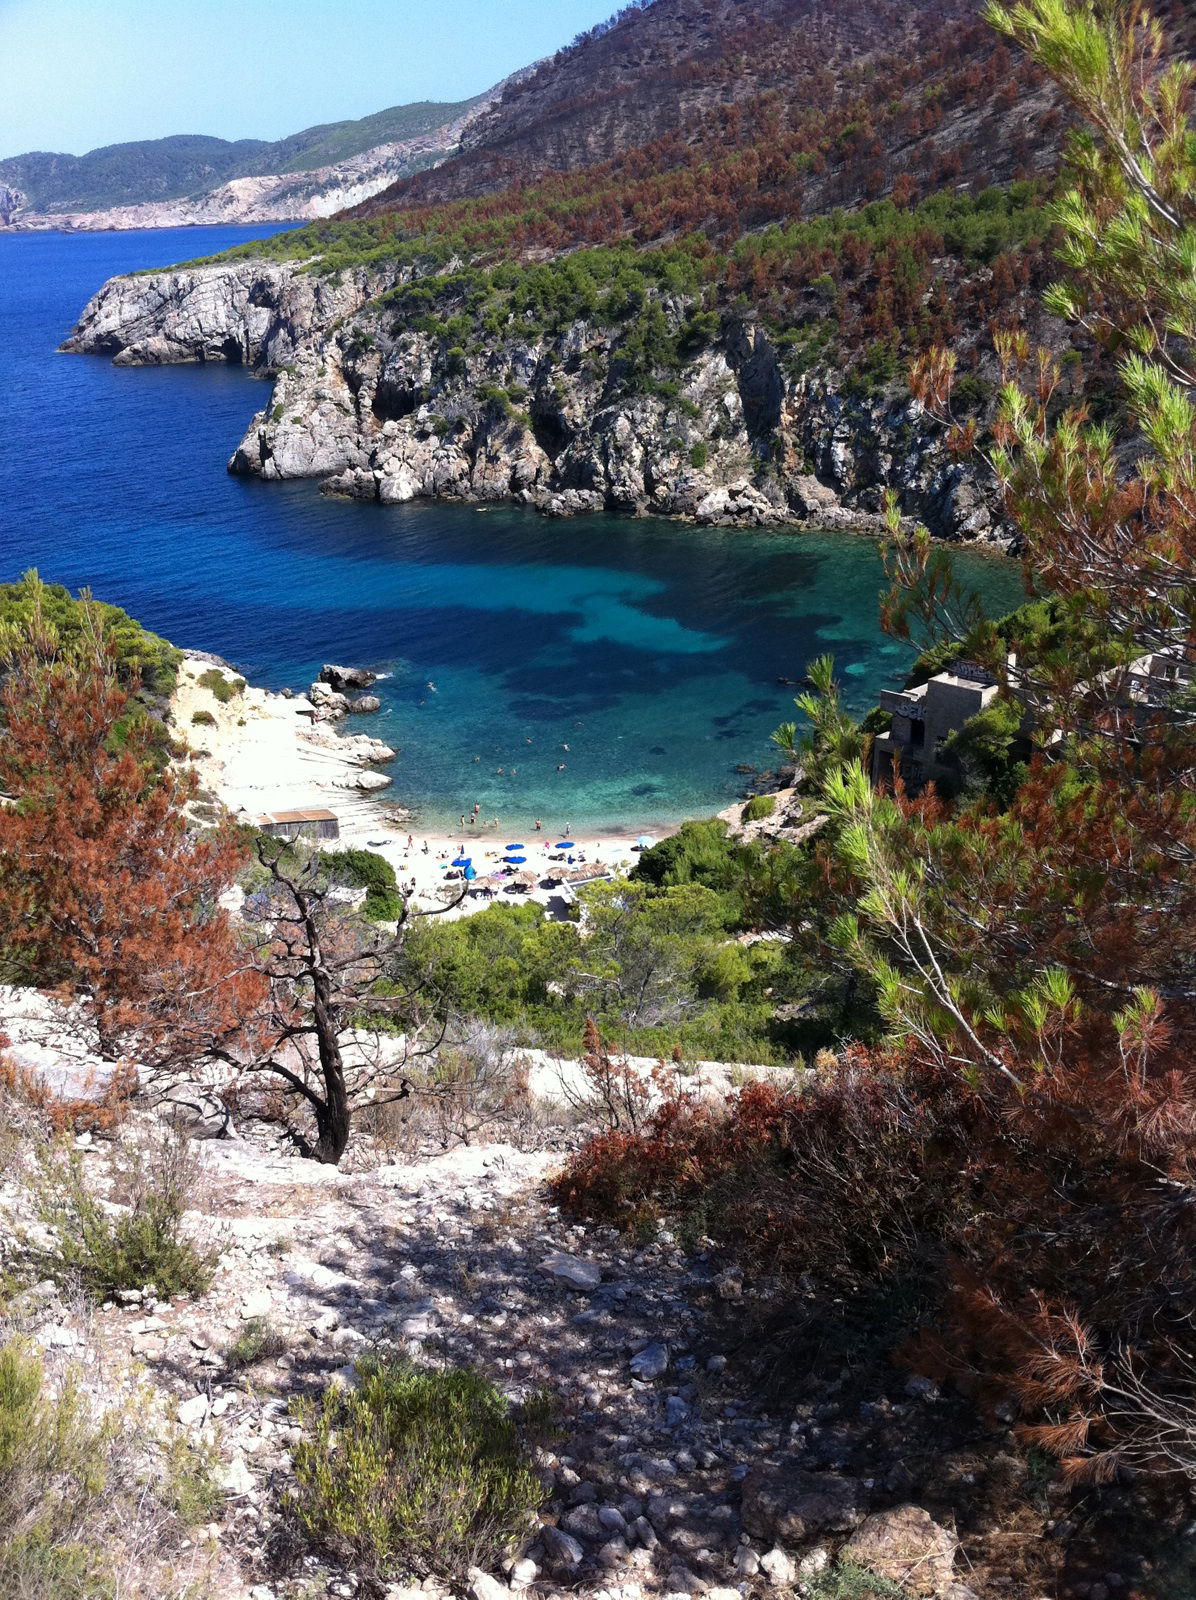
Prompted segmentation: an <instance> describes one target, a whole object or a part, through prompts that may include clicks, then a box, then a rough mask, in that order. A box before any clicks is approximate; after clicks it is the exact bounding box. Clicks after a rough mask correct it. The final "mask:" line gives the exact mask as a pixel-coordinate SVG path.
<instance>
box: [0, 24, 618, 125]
mask: <svg viewBox="0 0 1196 1600" xmlns="http://www.w3.org/2000/svg"><path fill="white" fill-rule="evenodd" d="M617 6H618V0H0V63H3V87H2V88H0V157H4V156H12V155H18V154H21V153H23V152H24V151H26V150H60V151H67V152H69V153H71V154H72V155H81V154H83V152H84V151H86V150H92V149H95V148H96V147H97V146H99V145H105V144H117V143H120V142H123V141H125V140H128V139H157V138H161V137H162V136H163V135H165V134H168V133H208V134H216V135H218V136H219V137H220V138H223V139H279V138H282V136H283V135H284V134H289V133H296V132H298V131H299V129H301V128H306V127H310V126H312V124H314V123H319V122H336V121H340V120H341V119H342V118H348V117H362V116H367V115H368V114H369V113H370V112H372V111H381V110H383V109H384V108H386V107H388V106H394V105H402V104H404V103H405V102H407V101H412V100H463V99H467V98H468V97H469V96H471V95H474V94H479V93H480V92H481V91H482V90H483V89H487V88H489V87H490V85H491V84H493V83H496V82H497V81H498V80H499V79H500V78H505V77H506V76H507V75H508V73H511V72H513V71H515V70H516V68H518V67H524V66H527V65H528V64H529V63H530V62H532V61H534V60H536V59H538V58H539V57H540V56H543V55H548V54H550V53H551V52H552V51H554V50H557V49H559V48H560V46H561V45H563V44H567V43H568V42H569V40H570V39H572V38H573V37H574V35H575V34H577V33H580V32H581V31H582V30H583V29H585V28H588V27H591V26H592V25H593V24H594V23H595V22H599V21H601V20H602V19H603V18H604V17H606V16H607V15H608V14H609V13H610V12H611V11H613V10H615V9H617Z"/></svg>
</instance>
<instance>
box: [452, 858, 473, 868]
mask: <svg viewBox="0 0 1196 1600" xmlns="http://www.w3.org/2000/svg"><path fill="white" fill-rule="evenodd" d="M471 859H472V857H470V856H458V857H457V859H456V860H455V861H454V862H453V866H454V867H467V866H468V865H469V863H470V861H471Z"/></svg>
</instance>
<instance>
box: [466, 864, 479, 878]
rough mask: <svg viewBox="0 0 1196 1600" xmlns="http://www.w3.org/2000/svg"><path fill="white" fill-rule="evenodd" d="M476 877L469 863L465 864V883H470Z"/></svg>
mask: <svg viewBox="0 0 1196 1600" xmlns="http://www.w3.org/2000/svg"><path fill="white" fill-rule="evenodd" d="M476 877H477V873H476V872H475V871H474V870H473V867H472V865H471V864H470V863H469V862H466V865H465V881H466V883H472V882H473V880H474V879H475V878H476Z"/></svg>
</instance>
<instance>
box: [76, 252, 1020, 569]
mask: <svg viewBox="0 0 1196 1600" xmlns="http://www.w3.org/2000/svg"><path fill="white" fill-rule="evenodd" d="M413 270H414V269H411V268H408V267H404V268H402V269H397V268H395V267H394V266H393V265H392V266H390V267H387V266H385V265H378V266H371V267H369V268H368V269H367V268H364V267H358V268H353V269H350V270H348V271H346V272H344V273H343V274H341V275H340V276H339V277H336V278H334V277H330V276H323V275H321V274H320V273H319V272H305V271H302V270H301V264H300V263H295V262H273V261H269V262H267V261H261V262H253V261H249V262H237V263H232V264H225V265H220V266H201V267H196V268H192V269H189V270H176V271H173V272H165V273H147V274H142V275H141V276H138V277H134V278H121V279H114V280H112V281H111V282H110V283H108V284H106V285H105V286H104V287H103V289H101V290H100V292H99V294H98V295H96V296H95V298H94V299H93V300H92V301H91V303H90V304H89V305H88V307H87V308H86V309H85V311H84V313H83V317H82V319H81V321H80V325H79V328H78V329H77V331H76V333H75V334H74V335H73V336H72V337H71V338H70V339H69V340H68V341H67V343H66V344H65V345H64V346H63V348H64V349H66V350H68V351H99V352H105V351H106V352H109V353H111V354H113V355H114V357H115V359H116V360H117V361H119V362H121V363H124V364H129V365H132V364H138V363H140V364H147V363H160V362H168V361H235V362H242V363H245V364H247V365H251V366H253V367H254V368H255V370H257V371H259V372H261V373H262V374H263V375H269V376H271V377H273V378H274V391H273V394H272V395H271V397H270V402H269V404H268V405H266V406H265V407H263V409H262V410H261V411H259V412H258V413H257V415H256V416H255V417H254V418H253V420H252V422H251V423H250V425H249V427H248V429H247V430H246V433H245V435H244V437H243V439H242V440H241V443H240V445H239V446H238V447H237V449H236V451H235V452H234V454H233V456H232V458H231V460H230V462H229V470H230V471H232V472H236V473H245V474H249V475H253V476H256V477H261V478H263V479H265V480H267V481H279V480H282V479H292V478H319V479H321V480H323V487H324V488H325V489H326V490H327V491H328V492H329V493H336V494H342V495H346V496H350V497H352V498H354V499H363V500H372V501H377V502H380V503H382V504H384V505H401V504H405V503H406V502H408V501H410V500H414V499H417V498H444V499H453V500H462V501H467V502H473V501H494V500H513V501H516V502H518V503H521V504H525V505H531V506H534V507H536V508H538V509H539V510H541V511H543V512H545V513H546V514H548V515H550V516H554V517H566V516H576V515H585V514H589V513H593V512H596V511H602V510H607V511H617V512H619V513H622V514H624V515H633V516H639V515H661V516H675V517H682V518H686V519H691V520H694V521H696V522H699V523H702V524H706V525H709V526H720V527H721V526H727V527H766V526H772V525H776V524H783V523H786V522H792V521H795V520H804V519H810V520H814V521H816V522H818V523H819V524H822V525H842V526H845V527H851V528H856V529H862V530H870V531H881V529H882V527H883V518H882V517H881V515H880V510H881V490H882V488H884V487H891V488H893V489H895V490H896V491H897V492H898V493H899V495H900V496H901V497H902V500H903V503H904V505H905V507H906V509H907V510H908V511H909V512H910V513H911V514H912V515H916V516H917V517H919V518H920V519H921V520H923V521H925V522H926V523H927V525H928V526H929V527H930V528H931V530H932V532H935V533H937V534H939V535H941V536H943V537H960V538H995V539H999V538H1001V537H1003V530H1002V527H1001V525H1000V520H999V512H998V509H997V499H998V497H997V494H996V490H995V486H994V485H991V484H988V483H987V482H985V483H981V482H980V480H979V479H976V478H975V477H969V476H968V475H967V473H966V472H965V469H964V468H963V467H962V466H961V465H960V464H958V463H953V462H951V461H950V460H949V459H948V457H947V455H946V453H945V451H944V448H943V443H942V439H941V436H940V433H939V430H938V428H937V425H935V424H934V423H932V422H930V421H929V420H928V419H927V418H926V416H925V415H924V414H923V413H922V412H921V411H920V410H919V409H918V408H916V407H912V406H911V405H910V403H909V402H908V400H906V399H904V398H903V399H902V400H901V401H900V402H898V401H896V400H893V399H889V398H886V397H884V396H877V397H873V398H854V397H848V396H845V395H843V394H842V393H840V392H839V391H838V389H837V388H836V387H835V384H834V383H833V382H832V381H831V380H829V379H827V378H825V377H824V378H812V377H810V376H808V375H804V376H800V377H793V376H790V375H788V374H787V373H786V371H785V367H784V364H783V362H782V359H781V354H780V352H779V351H778V350H777V349H776V348H775V347H774V346H773V344H772V342H771V340H770V338H769V336H768V335H767V333H766V332H765V331H764V330H763V329H762V328H761V327H760V326H759V325H758V324H756V323H754V322H753V321H752V320H751V319H750V317H747V318H744V319H741V320H739V321H728V322H727V323H726V324H725V325H724V328H723V330H722V331H721V332H720V333H719V334H718V335H717V337H716V338H715V340H714V342H713V343H712V344H711V345H709V346H708V347H707V348H706V349H704V350H700V351H697V352H696V353H694V354H693V355H692V356H690V357H689V358H688V359H687V360H686V362H685V363H684V364H683V365H682V366H681V367H680V368H679V369H678V370H677V372H676V375H675V377H671V379H670V381H671V382H675V384H676V394H675V395H673V394H670V393H663V394H662V393H653V394H643V393H640V394H628V393H626V391H625V385H624V383H623V381H622V379H621V378H620V376H619V374H620V370H621V369H620V354H619V349H620V345H619V341H620V337H621V334H620V330H618V329H610V328H606V327H602V326H598V325H596V324H592V323H588V322H585V321H579V322H576V323H574V324H573V325H571V326H570V327H569V328H567V329H565V330H564V331H562V332H559V333H557V334H555V335H553V336H548V335H537V337H536V342H534V343H531V342H528V340H527V337H526V334H523V335H521V334H520V332H519V331H518V330H516V329H512V330H511V331H510V332H507V333H502V334H499V335H495V336H488V337H487V338H486V339H485V341H484V343H482V344H480V345H478V346H471V347H470V349H469V350H468V351H467V352H464V353H463V352H462V351H461V350H460V349H458V350H456V352H455V353H454V354H453V356H452V359H451V360H450V358H449V353H448V352H447V351H446V350H445V349H444V348H443V344H444V341H442V340H440V339H439V338H434V337H433V336H432V335H430V334H428V333H425V332H422V331H420V330H418V329H416V328H413V327H411V326H409V325H408V324H407V323H406V322H404V320H403V318H402V316H401V315H398V316H396V314H395V312H394V310H393V308H392V307H393V303H392V304H391V305H389V306H388V305H386V304H384V303H383V302H384V301H385V297H386V294H387V291H389V290H391V289H393V288H396V287H401V286H402V284H403V283H405V282H407V281H409V280H410V278H411V276H412V272H413ZM662 307H663V309H664V310H665V314H666V317H667V318H668V319H669V321H670V324H671V326H673V327H674V328H675V329H677V330H679V329H680V328H681V327H682V326H683V325H684V324H685V321H686V318H687V316H688V313H689V309H690V307H689V306H688V304H687V303H686V302H684V301H683V300H680V299H666V300H665V301H663V302H662ZM504 393H505V395H506V397H507V398H506V399H504ZM512 397H513V398H512Z"/></svg>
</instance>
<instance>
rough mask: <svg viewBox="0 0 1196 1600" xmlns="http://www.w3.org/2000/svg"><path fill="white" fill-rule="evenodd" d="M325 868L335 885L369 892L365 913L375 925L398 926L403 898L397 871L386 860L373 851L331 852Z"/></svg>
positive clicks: (363, 911) (365, 903)
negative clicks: (396, 922) (396, 874)
mask: <svg viewBox="0 0 1196 1600" xmlns="http://www.w3.org/2000/svg"><path fill="white" fill-rule="evenodd" d="M324 865H325V866H326V867H327V869H328V875H329V877H330V878H331V880H332V882H333V883H339V884H343V885H344V886H345V887H346V888H352V889H364V890H365V892H366V894H365V901H364V902H363V904H362V907H361V910H362V914H363V915H364V916H367V917H369V919H370V921H371V922H395V921H397V920H398V918H399V917H400V916H402V914H403V896H402V895H401V894H400V893H399V883H398V879H397V878H396V877H395V869H394V868H393V867H392V866H391V864H390V862H389V861H388V860H387V859H386V857H385V856H380V855H377V854H375V852H374V851H373V850H330V851H329V852H328V853H327V854H326V855H325V857H324Z"/></svg>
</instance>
